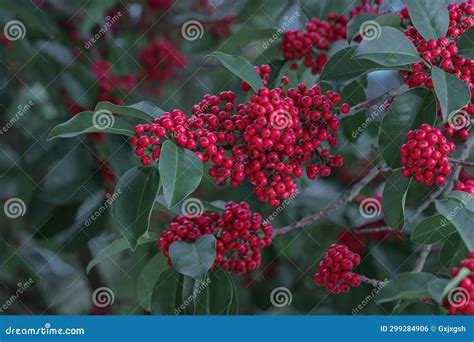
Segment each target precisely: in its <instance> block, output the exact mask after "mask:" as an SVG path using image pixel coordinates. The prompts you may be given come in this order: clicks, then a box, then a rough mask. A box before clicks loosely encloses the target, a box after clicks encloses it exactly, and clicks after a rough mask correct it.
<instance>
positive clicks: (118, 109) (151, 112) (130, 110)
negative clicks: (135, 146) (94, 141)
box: [95, 101, 165, 121]
mask: <svg viewBox="0 0 474 342" xmlns="http://www.w3.org/2000/svg"><path fill="white" fill-rule="evenodd" d="M104 110H105V111H109V112H112V113H115V114H120V115H125V116H130V117H134V118H138V119H143V120H146V121H151V120H153V119H154V118H157V117H160V116H161V115H163V113H164V112H165V111H164V110H163V109H161V108H159V107H157V106H155V105H154V104H153V103H151V102H148V101H141V102H137V103H134V104H132V105H130V106H119V105H116V104H113V103H110V102H107V101H102V102H99V103H98V104H97V106H96V107H95V111H96V112H97V111H104Z"/></svg>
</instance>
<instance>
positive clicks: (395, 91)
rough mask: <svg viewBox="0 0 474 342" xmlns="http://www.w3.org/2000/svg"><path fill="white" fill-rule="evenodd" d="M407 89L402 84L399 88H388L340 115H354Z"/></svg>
mask: <svg viewBox="0 0 474 342" xmlns="http://www.w3.org/2000/svg"><path fill="white" fill-rule="evenodd" d="M407 89H408V86H407V85H405V84H403V85H401V86H400V87H399V88H396V89H392V90H389V91H388V92H385V93H383V94H382V95H379V96H377V97H375V98H373V99H371V100H369V101H366V102H362V103H359V104H357V105H355V106H354V107H352V108H351V110H350V111H349V113H347V114H343V115H341V116H342V117H346V116H352V115H355V114H357V113H359V112H360V111H363V110H366V109H369V108H370V107H372V106H377V105H379V104H381V103H384V102H386V101H389V100H391V99H393V98H394V97H397V96H398V95H400V94H402V93H404V92H405V91H406V90H407Z"/></svg>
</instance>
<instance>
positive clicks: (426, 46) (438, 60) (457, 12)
mask: <svg viewBox="0 0 474 342" xmlns="http://www.w3.org/2000/svg"><path fill="white" fill-rule="evenodd" d="M448 11H449V19H450V20H449V28H448V31H447V35H446V36H445V37H440V38H438V39H437V40H435V39H430V40H428V41H426V40H425V39H423V38H422V36H421V34H420V33H419V32H418V31H417V29H416V28H415V27H414V26H413V25H412V24H411V22H410V15H409V12H408V10H407V8H404V9H403V10H402V11H401V12H400V17H401V18H402V21H405V22H406V23H407V25H408V28H407V29H406V30H405V35H406V36H407V37H408V38H409V39H410V40H411V41H412V43H413V44H414V45H415V47H416V49H417V50H418V53H419V54H420V56H421V57H422V58H423V60H424V61H425V62H419V63H415V64H412V65H410V69H411V70H410V71H402V74H404V75H405V77H404V82H405V84H407V85H408V86H410V87H418V86H420V85H425V86H426V87H428V88H432V87H433V81H432V79H431V73H430V67H429V66H428V65H427V63H428V64H429V65H433V66H437V67H440V68H442V69H443V70H445V71H446V72H448V73H451V74H454V75H456V76H457V77H458V78H460V79H461V80H463V81H464V82H465V83H466V84H467V85H468V87H469V89H470V90H471V94H474V60H470V59H466V58H462V57H461V56H459V55H458V48H457V46H456V44H457V40H458V38H459V37H460V36H461V35H462V34H463V33H464V32H465V31H466V30H467V29H468V28H470V27H472V26H474V17H473V15H474V1H473V0H469V1H466V2H463V3H454V4H450V5H449V6H448ZM462 113H465V116H466V117H465V118H464V119H462V118H460V120H464V121H465V122H464V123H456V124H454V125H453V123H450V122H448V123H446V125H445V134H446V135H447V136H453V135H454V134H457V135H458V136H459V137H460V138H461V139H467V138H468V136H469V131H468V130H469V129H470V127H469V121H470V120H469V118H468V117H469V116H471V115H474V105H473V104H472V102H471V104H470V105H468V106H466V107H465V108H463V109H462Z"/></svg>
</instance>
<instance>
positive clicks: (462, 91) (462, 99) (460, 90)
mask: <svg viewBox="0 0 474 342" xmlns="http://www.w3.org/2000/svg"><path fill="white" fill-rule="evenodd" d="M431 77H432V79H433V85H434V90H435V92H436V96H437V97H438V101H439V105H440V107H441V112H442V114H443V121H444V122H446V121H448V119H449V117H450V115H454V113H456V112H457V111H458V110H460V109H462V108H463V107H464V106H466V105H467V104H468V103H469V100H470V99H471V91H470V90H469V87H468V86H467V84H466V83H465V82H464V81H463V80H461V79H460V78H458V77H457V76H455V75H453V74H449V73H447V72H446V71H444V70H441V69H440V68H437V67H433V68H432V69H431Z"/></svg>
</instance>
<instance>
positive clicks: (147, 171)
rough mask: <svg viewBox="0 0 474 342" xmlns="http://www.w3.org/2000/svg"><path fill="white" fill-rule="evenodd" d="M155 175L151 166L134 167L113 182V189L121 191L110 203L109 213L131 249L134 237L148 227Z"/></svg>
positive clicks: (158, 182)
mask: <svg viewBox="0 0 474 342" xmlns="http://www.w3.org/2000/svg"><path fill="white" fill-rule="evenodd" d="M159 178H160V177H159V173H158V170H157V169H156V168H155V167H135V168H132V169H130V170H128V171H127V172H125V174H124V175H122V177H120V179H119V181H118V183H117V186H116V191H120V192H121V194H120V196H119V197H117V199H116V200H115V201H114V202H113V203H112V213H113V217H114V220H115V226H116V227H117V230H118V231H119V232H120V233H121V234H122V235H123V237H124V238H125V239H126V240H127V241H128V243H129V244H130V247H131V248H132V250H134V249H135V247H136V246H137V242H138V238H139V237H140V236H141V235H143V234H144V233H145V232H147V231H148V227H149V225H150V216H151V213H152V211H153V205H154V202H155V198H156V194H157V192H158V190H159V186H160V181H159Z"/></svg>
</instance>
